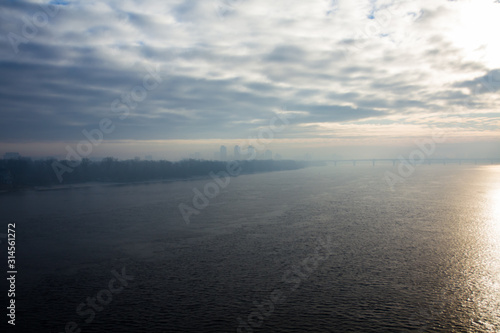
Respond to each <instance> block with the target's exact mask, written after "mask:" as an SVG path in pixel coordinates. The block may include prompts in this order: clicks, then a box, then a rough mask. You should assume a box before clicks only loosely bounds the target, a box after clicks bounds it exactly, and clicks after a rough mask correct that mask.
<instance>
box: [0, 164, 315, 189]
mask: <svg viewBox="0 0 500 333" xmlns="http://www.w3.org/2000/svg"><path fill="white" fill-rule="evenodd" d="M54 162H56V163H57V164H58V165H63V166H68V170H71V171H70V172H67V173H65V174H64V177H60V178H58V177H57V172H56V171H57V170H54ZM72 163H74V162H72ZM227 163H228V162H224V161H207V160H194V159H185V160H182V161H178V162H170V161H165V160H162V161H146V160H118V159H116V158H113V157H107V158H104V159H103V160H101V161H91V160H89V159H86V158H84V159H83V160H82V161H81V162H80V163H78V165H76V166H74V167H69V165H71V163H70V162H69V161H56V160H54V159H46V160H32V159H29V158H19V159H7V160H5V159H0V184H1V185H2V188H4V189H5V188H13V189H15V188H22V187H30V186H50V185H56V184H75V183H83V182H138V181H149V180H163V179H165V180H168V179H172V180H173V179H185V178H190V177H200V176H202V177H203V176H208V174H209V173H210V172H214V173H217V172H220V171H224V170H226V166H227ZM238 164H239V166H240V167H241V173H242V174H245V173H247V174H248V173H256V172H267V171H279V170H296V169H300V168H304V167H306V166H307V165H308V164H310V163H307V162H301V161H293V160H243V161H238ZM60 180H61V181H60Z"/></svg>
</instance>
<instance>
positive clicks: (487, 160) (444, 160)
mask: <svg viewBox="0 0 500 333" xmlns="http://www.w3.org/2000/svg"><path fill="white" fill-rule="evenodd" d="M402 161H407V162H408V163H410V164H428V165H432V164H443V165H447V164H458V165H462V164H471V165H485V164H500V158H426V159H422V160H417V161H415V162H414V163H411V162H410V161H408V160H406V159H405V160H401V159H395V158H372V159H352V160H325V161H324V162H327V163H333V164H334V165H335V166H337V165H352V166H356V164H358V163H361V164H371V165H372V166H375V164H376V163H386V164H387V163H392V165H393V166H396V164H398V162H399V163H401V162H402Z"/></svg>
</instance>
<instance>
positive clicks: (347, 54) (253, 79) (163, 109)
mask: <svg viewBox="0 0 500 333" xmlns="http://www.w3.org/2000/svg"><path fill="white" fill-rule="evenodd" d="M47 6H49V7H47ZM484 6H485V7H484V8H488V11H492V12H495V11H497V7H489V5H487V4H484ZM499 6H500V5H499ZM44 8H45V9H44ZM47 8H50V10H51V11H50V13H55V14H53V15H49V14H48V13H49V11H47ZM481 8H483V7H481ZM464 10H469V7H467V4H465V3H462V2H460V1H458V2H446V3H439V4H438V3H436V2H435V1H430V0H425V1H404V2H400V1H382V0H380V1H376V2H373V1H368V0H367V1H354V2H353V1H347V0H343V1H342V0H339V1H329V0H328V1H327V0H316V1H309V2H307V3H305V2H303V1H298V0H294V1H285V0H277V1H274V2H268V1H264V0H245V1H243V0H238V1H228V0H208V1H184V0H176V1H168V2H155V1H134V0H128V1H117V0H116V1H115V0H110V1H106V2H100V1H80V0H75V1H67V2H51V3H50V4H48V2H47V1H5V2H3V3H2V4H1V5H0V71H1V72H2V75H1V76H0V102H1V106H2V107H1V111H0V115H1V121H0V140H1V141H2V142H25V141H34V142H37V141H58V142H61V141H63V142H64V141H68V142H69V141H74V140H79V139H81V131H82V129H85V128H87V129H88V128H92V127H96V126H97V125H96V124H98V123H99V121H100V120H101V119H102V118H104V117H114V118H113V120H114V121H115V123H116V126H117V129H116V130H115V131H114V132H113V133H112V134H110V135H109V137H108V138H107V139H108V140H176V139H182V140H191V139H193V140H194V139H197V140H212V139H241V138H243V137H246V136H247V135H249V133H252V132H253V131H255V130H256V129H257V128H258V127H259V126H260V124H262V123H265V122H266V121H268V120H269V119H270V118H271V117H272V114H273V112H275V111H276V110H279V109H280V108H282V107H286V108H287V109H288V110H293V111H297V112H299V114H300V115H301V116H298V117H297V118H296V119H294V121H293V122H292V125H291V126H290V127H289V128H288V129H287V131H285V132H283V133H280V135H281V136H282V138H283V139H285V138H299V137H301V138H304V137H309V138H314V137H325V136H331V137H332V138H334V137H335V136H336V135H337V134H336V132H332V131H328V130H326V129H325V128H326V127H328V126H331V124H338V126H344V125H345V124H349V126H354V127H356V126H358V128H359V129H360V130H359V131H356V135H360V136H363V135H367V132H365V131H364V130H363V129H365V128H366V127H365V126H366V122H367V121H368V122H371V125H370V126H373V128H374V129H373V130H370V133H380V135H382V134H383V133H385V131H386V130H387V128H386V127H384V126H385V125H382V124H383V123H384V122H385V123H387V122H391V123H392V122H394V119H396V118H397V119H398V123H396V124H395V125H394V126H396V125H400V126H402V127H401V128H405V129H407V130H414V128H413V127H412V126H413V125H412V123H411V122H408V121H409V120H408V119H413V120H415V119H420V121H422V122H426V121H427V123H426V124H423V125H422V126H427V127H429V126H431V125H433V122H435V121H436V118H435V117H436V116H437V117H440V118H441V119H446V117H449V116H450V115H453V114H454V115H457V114H459V113H462V114H463V113H464V105H466V106H465V107H466V108H468V109H467V114H470V115H472V116H471V117H469V118H470V119H469V118H468V119H467V121H468V122H469V125H470V126H471V128H472V129H473V131H468V132H467V135H470V136H471V140H473V139H474V137H475V136H480V135H481V134H480V133H481V131H482V130H486V129H488V130H490V129H491V128H492V126H495V124H496V125H498V122H497V121H496V119H497V117H498V114H497V113H495V110H496V107H497V102H498V101H497V99H496V97H494V96H487V95H491V93H492V92H497V91H498V90H499V89H500V85H499V84H498V83H499V82H500V79H499V77H498V76H499V73H500V72H499V69H498V68H497V67H495V66H496V65H497V64H495V63H492V62H490V61H489V60H488V59H490V58H491V57H490V56H489V55H488V56H485V57H480V56H479V57H478V56H477V55H478V52H481V50H488V51H492V49H491V47H489V48H488V45H486V46H484V45H483V46H484V47H483V48H482V49H481V48H480V47H479V48H478V47H477V45H473V44H471V45H472V46H473V47H475V48H472V46H471V48H468V46H467V45H468V44H467V43H468V41H467V40H464V39H463V38H459V37H457V34H456V33H455V32H456V29H457V27H456V20H457V18H460V17H462V16H460V15H462V14H461V13H463V11H464ZM497 12H498V11H497ZM464 17H465V16H464ZM44 18H46V19H47V20H46V22H42V21H40V20H42V19H44ZM37 19H38V21H36V20H37ZM26 22H28V23H26ZM491 24H494V23H493V22H492V23H491ZM30 25H31V26H32V27H34V28H35V29H31V28H30ZM30 29H31V30H30ZM35 30H36V31H35ZM27 32H28V35H27ZM16 38H17V39H16ZM491 42H492V43H493V41H491ZM16 49H17V50H18V52H17V53H16ZM156 65H157V66H158V67H159V68H160V69H161V70H160V75H161V77H162V82H161V84H160V85H159V86H158V87H157V88H155V89H154V90H152V91H150V92H148V95H147V97H146V98H145V99H144V100H142V101H140V102H139V103H138V106H137V107H136V108H135V109H134V110H131V112H130V115H129V117H128V118H127V119H124V120H120V119H118V118H117V117H116V115H115V114H113V113H112V112H111V105H112V102H113V101H114V100H115V99H117V98H118V99H120V98H122V96H123V95H124V94H127V93H130V91H131V89H133V88H134V87H135V86H137V85H141V84H142V82H143V78H144V76H145V75H146V74H147V70H146V67H148V66H156ZM498 67H500V64H498ZM484 82H489V84H490V85H489V87H490V89H489V90H488V89H478V87H480V86H481V85H482V84H484ZM489 93H490V94H489ZM471 96H472V97H473V98H471ZM476 113H477V116H474V114H476ZM391 117H396V118H391ZM474 117H476V118H474ZM472 118H474V119H472ZM322 123H324V124H326V125H327V126H326V127H324V126H321V125H320V124H322ZM438 123H439V124H442V126H443V127H446V121H442V122H438ZM311 124H315V126H316V130H315V131H310V130H305V129H306V128H309V127H310V126H311ZM419 126H420V125H419ZM376 128H378V129H379V130H376ZM394 128H395V127H394ZM417 132H419V131H417ZM398 133H400V131H398ZM412 135H413V134H412V133H408V136H412Z"/></svg>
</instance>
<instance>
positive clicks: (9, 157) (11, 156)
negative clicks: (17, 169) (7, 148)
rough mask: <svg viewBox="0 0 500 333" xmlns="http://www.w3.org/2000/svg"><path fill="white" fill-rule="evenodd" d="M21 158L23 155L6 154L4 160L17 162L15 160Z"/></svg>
mask: <svg viewBox="0 0 500 333" xmlns="http://www.w3.org/2000/svg"><path fill="white" fill-rule="evenodd" d="M20 157H21V155H19V153H14V152H9V153H5V154H4V155H3V159H4V160H15V159H18V158H20Z"/></svg>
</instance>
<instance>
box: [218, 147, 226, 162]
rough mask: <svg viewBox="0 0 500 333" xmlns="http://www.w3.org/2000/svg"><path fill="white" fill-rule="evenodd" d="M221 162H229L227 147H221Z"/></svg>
mask: <svg viewBox="0 0 500 333" xmlns="http://www.w3.org/2000/svg"><path fill="white" fill-rule="evenodd" d="M220 160H221V161H225V160H227V148H226V146H220Z"/></svg>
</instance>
